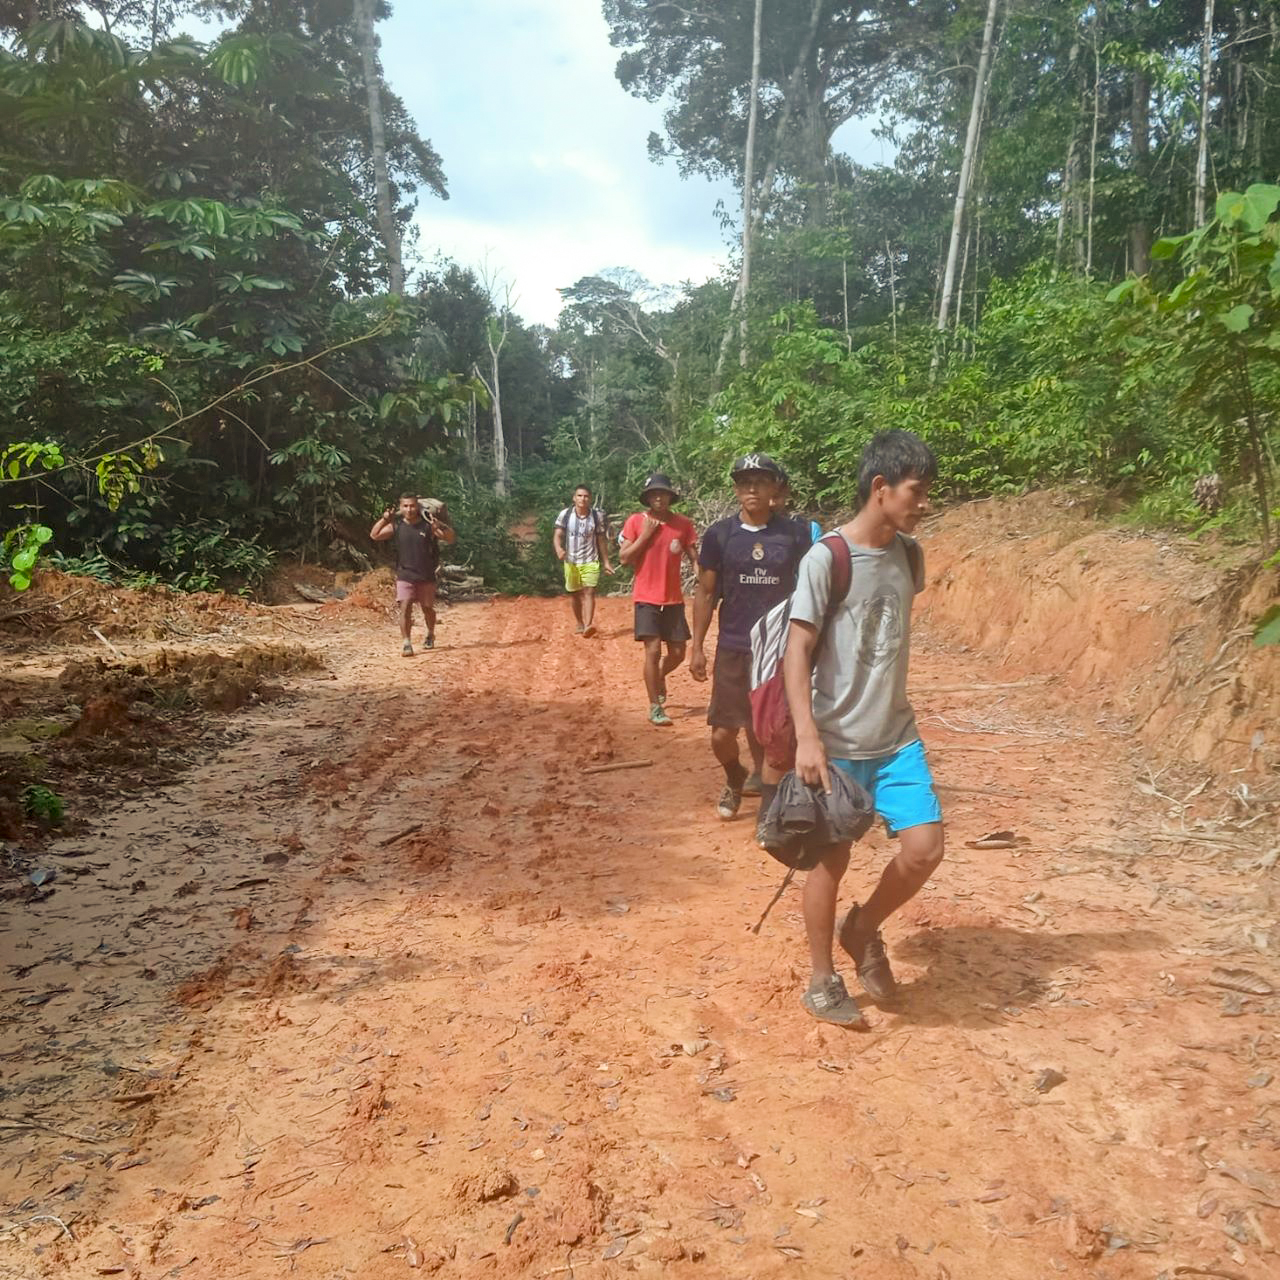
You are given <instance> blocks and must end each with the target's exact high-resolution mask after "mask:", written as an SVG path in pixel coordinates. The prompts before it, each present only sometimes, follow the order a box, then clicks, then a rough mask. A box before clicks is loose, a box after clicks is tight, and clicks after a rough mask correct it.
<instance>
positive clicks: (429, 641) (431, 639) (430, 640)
mask: <svg viewBox="0 0 1280 1280" xmlns="http://www.w3.org/2000/svg"><path fill="white" fill-rule="evenodd" d="M422 647H423V648H424V649H434V648H435V647H436V638H435V636H433V635H432V636H428V637H427V638H426V639H425V640H424V641H423V642H422Z"/></svg>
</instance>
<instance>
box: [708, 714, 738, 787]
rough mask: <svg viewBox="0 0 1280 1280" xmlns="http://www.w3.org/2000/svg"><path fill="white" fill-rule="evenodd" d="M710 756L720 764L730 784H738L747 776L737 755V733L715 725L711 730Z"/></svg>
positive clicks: (735, 730)
mask: <svg viewBox="0 0 1280 1280" xmlns="http://www.w3.org/2000/svg"><path fill="white" fill-rule="evenodd" d="M711 754H712V755H713V756H715V758H716V759H717V760H718V761H719V762H720V767H721V768H722V769H723V770H724V772H725V776H726V777H727V778H728V779H729V781H730V782H732V783H734V784H735V785H736V784H740V783H741V782H742V780H743V778H745V777H746V776H747V771H746V770H745V769H744V768H743V767H742V760H741V759H740V758H739V755H738V731H737V729H727V728H725V727H724V726H723V725H716V726H714V727H713V728H712V730H711Z"/></svg>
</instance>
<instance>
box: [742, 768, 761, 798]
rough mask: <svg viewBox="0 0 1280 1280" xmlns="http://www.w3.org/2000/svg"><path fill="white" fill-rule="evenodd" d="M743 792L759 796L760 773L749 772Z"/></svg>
mask: <svg viewBox="0 0 1280 1280" xmlns="http://www.w3.org/2000/svg"><path fill="white" fill-rule="evenodd" d="M742 794H743V795H744V796H758V795H759V794H760V775H759V774H758V773H749V774H747V780H746V781H745V782H744V783H743V784H742Z"/></svg>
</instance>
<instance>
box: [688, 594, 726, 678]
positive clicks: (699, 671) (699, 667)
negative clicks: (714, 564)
mask: <svg viewBox="0 0 1280 1280" xmlns="http://www.w3.org/2000/svg"><path fill="white" fill-rule="evenodd" d="M718 581H719V579H718V576H717V574H716V571H715V570H714V569H699V570H698V586H697V589H696V590H695V591H694V593H693V652H692V653H691V654H690V655H689V674H690V675H691V676H692V677H693V678H694V679H695V680H705V679H706V678H707V655H706V652H705V650H704V649H703V645H704V644H705V643H706V639H707V632H708V631H709V630H710V629H711V615H712V614H713V613H715V608H716V584H717V582H718Z"/></svg>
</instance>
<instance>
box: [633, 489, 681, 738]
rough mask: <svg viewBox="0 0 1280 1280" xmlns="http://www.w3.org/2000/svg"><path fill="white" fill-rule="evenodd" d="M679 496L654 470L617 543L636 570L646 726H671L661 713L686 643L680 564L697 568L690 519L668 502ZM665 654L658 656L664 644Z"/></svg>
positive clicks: (637, 614)
mask: <svg viewBox="0 0 1280 1280" xmlns="http://www.w3.org/2000/svg"><path fill="white" fill-rule="evenodd" d="M679 499H680V495H679V494H678V493H676V491H675V490H674V489H673V488H672V487H671V481H670V480H668V479H667V477H666V476H665V475H663V474H662V472H661V471H655V472H654V473H653V474H652V475H651V476H650V477H649V478H648V480H646V481H645V486H644V489H643V491H642V492H641V494H640V501H641V502H642V503H643V504H644V505H645V506H646V507H647V508H648V510H647V511H637V512H636V513H635V515H632V516H628V517H627V522H626V524H624V525H623V526H622V534H621V536H620V537H619V539H618V546H619V551H618V559H619V560H621V561H622V563H623V564H629V565H631V566H632V568H634V569H635V572H636V580H635V586H634V588H633V590H632V598H633V599H634V601H635V636H636V639H637V640H640V641H643V642H644V686H645V689H646V691H647V692H648V694H649V723H650V724H656V725H669V724H670V723H671V720H670V719H669V718H668V716H667V713H666V711H665V709H664V708H665V706H666V701H667V676H668V675H669V674H670V673H671V672H672V671H674V670H675V669H676V668H677V667H678V666H679V665H680V664H681V663H682V662H683V661H684V653H685V645H686V643H687V642H688V639H689V623H688V620H687V619H686V618H685V615H684V590H683V588H682V586H681V584H680V564H681V561H682V559H683V558H684V557H685V556H687V557H688V558H689V563H690V564H691V565H694V567H695V568H696V564H695V561H694V558H693V549H694V546H695V545H696V543H697V541H698V534H697V531H696V530H695V529H694V527H693V521H692V520H690V519H689V518H688V517H687V516H682V515H677V514H676V513H675V512H674V511H672V510H671V504H672V503H673V502H678V501H679ZM664 644H665V645H666V646H667V656H666V657H665V658H664V657H663V656H662V646H663V645H664Z"/></svg>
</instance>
